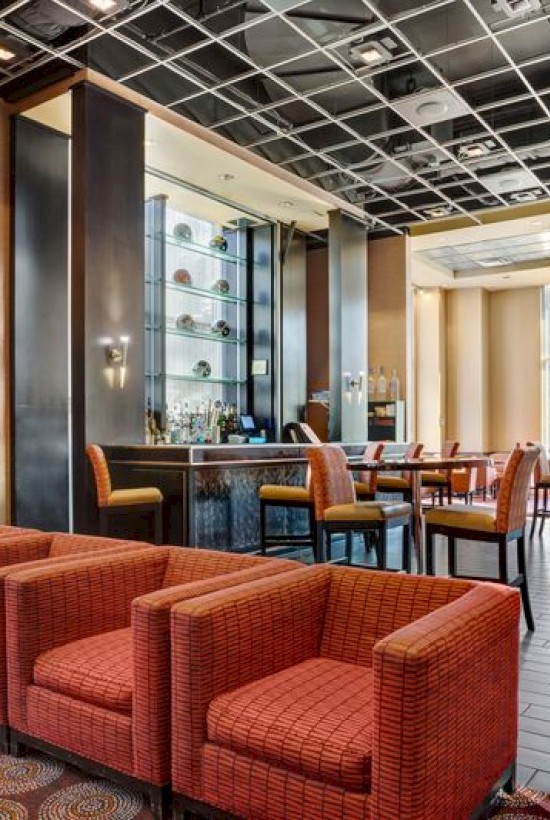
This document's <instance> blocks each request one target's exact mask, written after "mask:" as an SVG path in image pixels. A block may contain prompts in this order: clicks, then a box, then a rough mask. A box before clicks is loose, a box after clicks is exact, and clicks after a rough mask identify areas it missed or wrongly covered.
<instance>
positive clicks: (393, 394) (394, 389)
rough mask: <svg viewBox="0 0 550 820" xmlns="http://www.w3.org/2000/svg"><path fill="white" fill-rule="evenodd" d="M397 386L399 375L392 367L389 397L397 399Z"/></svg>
mask: <svg viewBox="0 0 550 820" xmlns="http://www.w3.org/2000/svg"><path fill="white" fill-rule="evenodd" d="M399 387H400V385H399V376H398V375H397V370H396V369H395V367H394V368H393V370H392V372H391V379H390V383H389V388H390V399H393V400H394V401H397V399H398V398H399Z"/></svg>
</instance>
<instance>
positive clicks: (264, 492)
mask: <svg viewBox="0 0 550 820" xmlns="http://www.w3.org/2000/svg"><path fill="white" fill-rule="evenodd" d="M258 495H259V496H260V498H261V499H262V501H300V502H303V503H304V504H307V503H308V502H310V501H312V498H311V495H310V493H309V490H308V489H307V488H306V487H293V486H290V485H288V486H286V487H285V486H284V485H283V484H262V486H261V487H260V489H259V491H258Z"/></svg>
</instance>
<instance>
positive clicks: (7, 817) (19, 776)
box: [0, 753, 550, 820]
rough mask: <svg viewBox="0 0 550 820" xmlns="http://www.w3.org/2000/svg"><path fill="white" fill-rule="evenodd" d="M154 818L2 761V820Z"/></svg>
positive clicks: (527, 802) (540, 805) (99, 788)
mask: <svg viewBox="0 0 550 820" xmlns="http://www.w3.org/2000/svg"><path fill="white" fill-rule="evenodd" d="M486 816H487V818H499V820H538V818H541V817H547V818H550V795H548V794H543V793H542V792H536V791H532V790H531V789H518V790H517V791H516V792H515V794H513V795H512V796H508V795H505V794H501V795H499V797H497V798H496V800H495V803H494V805H493V807H492V809H491V810H490V811H489V812H488V813H487V815H486ZM151 818H152V815H151V812H150V810H149V807H148V804H147V801H146V799H145V798H144V797H143V796H142V795H140V794H139V793H138V792H134V791H132V790H130V789H124V788H122V787H121V786H118V785H116V784H115V783H111V782H109V781H108V780H103V779H96V778H91V777H87V776H86V775H84V774H83V773H82V772H79V771H78V770H77V769H74V768H73V767H72V766H69V765H66V764H64V763H61V762H59V761H57V760H54V759H53V758H49V757H46V756H45V755H42V754H38V753H36V754H32V755H27V756H26V757H21V758H15V757H9V756H7V755H0V820H151ZM312 820H313V818H312ZM446 820H451V819H450V818H447V819H446Z"/></svg>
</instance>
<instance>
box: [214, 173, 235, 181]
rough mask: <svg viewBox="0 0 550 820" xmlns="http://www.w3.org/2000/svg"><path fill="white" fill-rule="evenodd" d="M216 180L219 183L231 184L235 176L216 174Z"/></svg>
mask: <svg viewBox="0 0 550 820" xmlns="http://www.w3.org/2000/svg"><path fill="white" fill-rule="evenodd" d="M218 179H219V180H220V182H231V180H233V179H235V174H218Z"/></svg>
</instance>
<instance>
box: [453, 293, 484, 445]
mask: <svg viewBox="0 0 550 820" xmlns="http://www.w3.org/2000/svg"><path fill="white" fill-rule="evenodd" d="M488 342H489V294H488V293H487V291H485V290H483V289H482V288H468V289H462V290H453V291H449V292H448V293H447V368H446V369H447V401H446V419H447V424H446V437H447V438H450V439H455V440H456V441H459V442H460V449H461V450H476V451H477V450H486V449H487V447H488V445H489V441H488V438H489V436H488V432H489V431H488V423H489V384H488V368H489V344H488Z"/></svg>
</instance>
